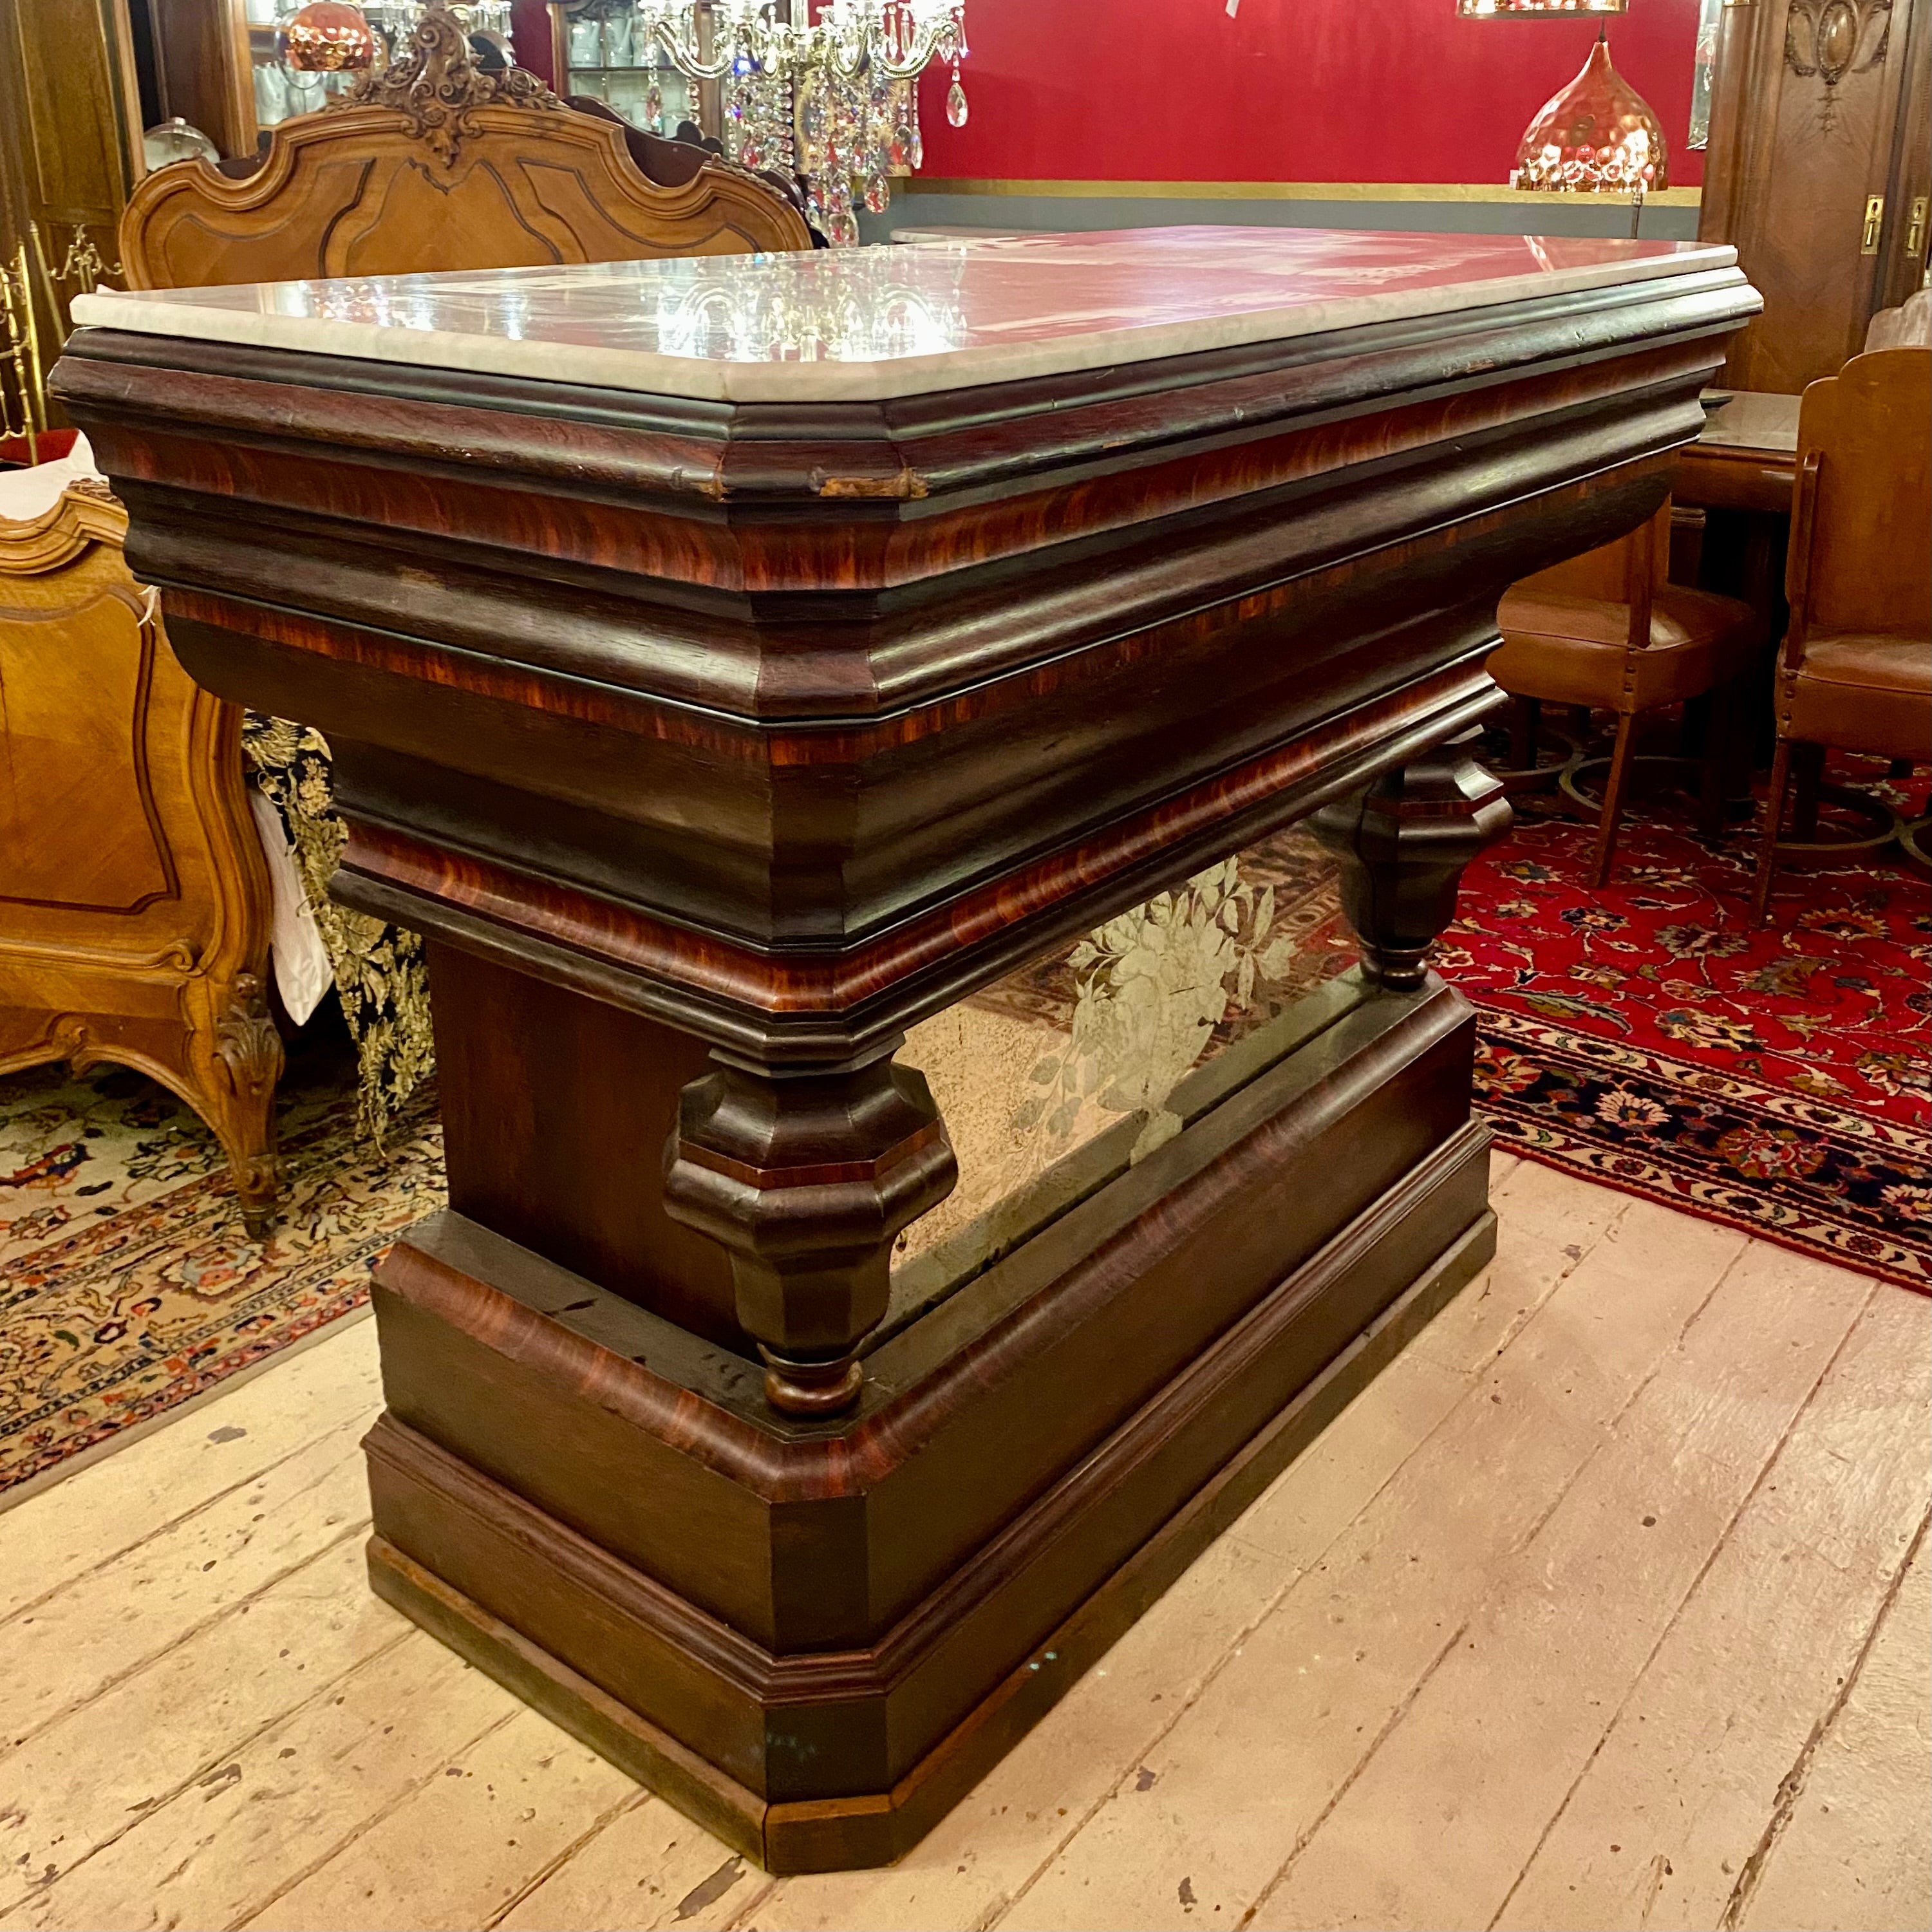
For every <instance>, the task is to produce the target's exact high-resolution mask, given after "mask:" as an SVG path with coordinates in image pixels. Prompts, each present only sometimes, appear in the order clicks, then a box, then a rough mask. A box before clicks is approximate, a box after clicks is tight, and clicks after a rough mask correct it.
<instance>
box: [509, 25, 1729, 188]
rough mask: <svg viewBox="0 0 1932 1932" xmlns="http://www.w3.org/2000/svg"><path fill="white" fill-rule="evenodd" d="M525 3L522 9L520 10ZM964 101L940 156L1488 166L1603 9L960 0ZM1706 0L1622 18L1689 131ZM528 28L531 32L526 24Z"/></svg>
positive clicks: (529, 56)
mask: <svg viewBox="0 0 1932 1932" xmlns="http://www.w3.org/2000/svg"><path fill="white" fill-rule="evenodd" d="M544 21H545V15H544V8H543V6H542V5H541V0H517V46H518V49H519V52H520V56H521V58H523V62H524V63H525V65H529V66H539V65H541V67H547V65H548V64H549V62H548V42H547V37H544V36H545V34H546V33H547V29H546V28H545V26H544ZM526 23H527V25H526ZM966 26H967V31H968V37H969V39H970V40H971V44H972V52H971V56H970V57H969V58H968V60H967V62H966V63H965V68H964V70H963V78H964V80H965V86H966V93H967V97H968V101H970V102H971V108H972V113H971V118H970V119H969V121H968V123H967V124H966V126H965V127H962V128H957V129H956V128H953V127H948V126H947V124H946V117H945V114H944V110H943V106H942V104H943V101H944V95H945V89H946V77H945V76H944V74H941V73H940V72H938V71H932V72H929V74H927V76H926V84H925V91H924V93H923V95H922V118H923V124H924V127H925V132H926V167H925V170H924V172H926V174H927V175H936V176H942V177H954V178H958V177H963V178H968V179H994V180H1022V181H1487V182H1496V183H1499V184H1500V183H1502V182H1504V181H1507V180H1508V178H1509V170H1510V165H1511V162H1512V161H1513V160H1514V159H1515V156H1516V144H1517V141H1518V139H1520V137H1521V136H1522V133H1523V129H1524V128H1525V127H1526V126H1527V125H1528V124H1529V120H1530V117H1531V116H1532V115H1533V114H1535V112H1536V110H1538V108H1539V107H1541V106H1542V105H1543V104H1544V101H1547V100H1548V99H1549V98H1550V96H1551V95H1553V94H1554V93H1556V92H1557V90H1558V89H1559V88H1561V87H1562V86H1565V83H1568V81H1569V80H1570V79H1571V77H1572V76H1573V75H1574V74H1575V73H1576V72H1577V69H1578V68H1580V67H1581V66H1582V65H1583V61H1584V57H1585V56H1586V55H1587V54H1588V52H1589V48H1590V43H1591V42H1592V40H1594V39H1595V37H1596V34H1597V28H1596V23H1595V22H1593V21H1589V20H1459V19H1458V18H1457V15H1456V11H1455V0H1241V8H1240V11H1239V13H1238V15H1237V16H1236V17H1235V18H1234V19H1233V20H1230V19H1229V17H1228V14H1227V12H1226V5H1225V0H967V7H966ZM1696 39H1697V0H1631V10H1630V11H1629V12H1628V13H1626V14H1623V15H1621V16H1617V17H1613V18H1612V19H1611V20H1610V49H1611V52H1612V53H1613V55H1615V57H1616V64H1617V66H1618V68H1619V71H1621V72H1622V74H1623V75H1624V77H1625V79H1626V80H1628V81H1629V82H1630V83H1631V85H1632V86H1634V87H1635V88H1636V89H1637V91H1638V92H1640V94H1642V95H1643V97H1644V98H1645V99H1646V100H1647V101H1649V103H1650V104H1651V107H1652V110H1654V111H1655V113H1656V115H1657V116H1658V119H1659V120H1660V121H1662V122H1663V124H1664V133H1665V136H1666V137H1667V139H1669V141H1670V162H1671V173H1670V178H1671V183H1672V185H1673V187H1696V186H1697V184H1699V183H1700V182H1701V181H1702V180H1703V156H1702V155H1701V154H1692V153H1691V152H1689V151H1688V150H1687V149H1686V148H1685V145H1684V139H1685V129H1686V127H1687V125H1688V121H1689V118H1690V112H1691V52H1692V48H1693V46H1694V43H1695V41H1696ZM533 42H534V43H536V44H533Z"/></svg>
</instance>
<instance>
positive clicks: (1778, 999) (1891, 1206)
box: [1436, 761, 1932, 1292]
mask: <svg viewBox="0 0 1932 1932" xmlns="http://www.w3.org/2000/svg"><path fill="white" fill-rule="evenodd" d="M1833 775H1834V776H1838V777H1845V778H1852V779H1853V780H1855V781H1856V782H1858V784H1861V785H1863V786H1865V787H1867V788H1868V789H1875V790H1886V791H1888V792H1889V793H1890V794H1891V796H1892V797H1893V799H1894V802H1896V803H1897V804H1899V805H1901V806H1903V807H1906V808H1909V809H1910V810H1911V811H1923V810H1924V803H1923V800H1924V794H1925V790H1926V784H1925V781H1924V779H1923V778H1922V777H1921V778H1918V779H1915V780H1912V781H1906V783H1905V784H1902V785H1896V786H1888V784H1886V783H1885V781H1884V779H1883V778H1882V767H1876V768H1875V767H1873V766H1872V765H1871V764H1870V762H1869V761H1865V762H1864V764H1863V768H1862V769H1857V770H1849V769H1847V770H1845V771H1843V772H1839V771H1835V772H1834V773H1833ZM1875 777H1876V782H1874V778H1875ZM1593 838H1594V828H1592V827H1591V826H1586V825H1583V824H1580V823H1576V822H1574V820H1568V819H1565V818H1562V817H1556V816H1555V815H1553V814H1540V813H1539V811H1538V806H1537V805H1536V804H1535V802H1528V804H1527V806H1526V810H1524V811H1523V812H1521V813H1520V814H1519V817H1518V820H1517V828H1516V830H1515V831H1514V832H1513V833H1512V835H1511V837H1510V838H1508V839H1507V840H1505V841H1504V842H1503V844H1501V845H1500V846H1498V847H1495V848H1494V849H1493V850H1491V851H1490V853H1487V854H1486V855H1485V856H1484V858H1483V859H1481V861H1479V862H1478V864H1477V865H1475V866H1473V867H1472V868H1471V869H1470V871H1469V874H1468V875H1467V877H1466V880H1465V882H1464V885H1463V900H1462V909H1463V918H1462V919H1461V920H1460V922H1459V923H1458V924H1457V926H1456V927H1455V928H1454V929H1452V931H1451V933H1450V934H1449V935H1448V938H1447V941H1446V943H1445V945H1444V947H1442V950H1441V951H1440V953H1439V956H1438V957H1437V959H1436V965H1437V966H1438V968H1439V970H1440V971H1442V973H1443V974H1444V975H1445V977H1447V978H1448V979H1450V980H1453V981H1454V983H1456V984H1457V986H1460V988H1461V989H1463V992H1465V993H1466V994H1467V995H1469V998H1471V999H1472V1000H1473V1001H1475V1003H1476V1004H1477V1005H1478V1007H1481V1009H1482V1014H1483V1017H1482V1027H1481V1041H1482V1044H1481V1058H1480V1061H1479V1064H1478V1070H1477V1086H1478V1100H1479V1102H1480V1103H1481V1106H1483V1107H1484V1109H1485V1110H1486V1111H1487V1113H1488V1114H1489V1115H1490V1118H1491V1120H1492V1121H1493V1124H1494V1126H1495V1127H1496V1133H1497V1136H1498V1138H1499V1142H1500V1143H1501V1144H1502V1145H1504V1146H1505V1147H1507V1148H1511V1150H1513V1151H1515V1152H1517V1153H1518V1154H1526V1155H1528V1156H1529V1157H1531V1158H1532V1159H1535V1160H1541V1161H1546V1162H1548V1163H1550V1164H1551V1165H1553V1166H1558V1167H1562V1168H1565V1169H1568V1170H1569V1171H1570V1172H1572V1173H1574V1174H1577V1175H1580V1176H1582V1177H1583V1178H1585V1179H1586V1180H1590V1181H1603V1182H1606V1183H1607V1184H1610V1186H1612V1187H1619V1188H1622V1189H1625V1190H1628V1192H1630V1193H1634V1194H1640V1195H1643V1196H1646V1197H1648V1198H1649V1199H1652V1200H1655V1201H1659V1202H1663V1203H1664V1205H1667V1206H1669V1207H1672V1208H1682V1209H1684V1210H1686V1211H1688V1212H1690V1213H1691V1214H1700V1215H1703V1216H1704V1217H1706V1218H1707V1219H1709V1220H1715V1221H1721V1222H1724V1223H1728V1224H1729V1225H1730V1226H1734V1227H1737V1228H1740V1229H1744V1230H1745V1231H1746V1232H1749V1233H1751V1234H1753V1235H1762V1236H1763V1237H1764V1238H1766V1239H1767V1240H1769V1241H1778V1242H1781V1243H1783V1244H1784V1245H1786V1246H1787V1247H1793V1248H1796V1249H1798V1250H1801V1251H1802V1252H1804V1253H1809V1254H1814V1255H1816V1256H1819V1257H1820V1259H1823V1260H1826V1261H1832V1262H1838V1263H1841V1264H1842V1265H1845V1266H1846V1267H1849V1268H1857V1269H1859V1270H1861V1271H1864V1272H1865V1273H1867V1274H1875V1275H1879V1276H1882V1277H1884V1278H1885V1279H1886V1280H1890V1281H1895V1282H1900V1283H1903V1284H1904V1285H1906V1286H1908V1287H1911V1288H1915V1289H1919V1290H1920V1291H1921V1292H1932V1133H1928V1125H1932V1121H1928V1110H1927V1011H1928V1008H1932V992H1929V991H1928V982H1932V970H1928V968H1932V944H1928V941H1932V883H1928V880H1927V874H1926V873H1925V871H1924V869H1923V868H1920V867H1917V866H1915V865H1912V862H1910V861H1909V859H1906V858H1904V857H1903V856H1902V855H1900V854H1898V853H1896V852H1895V851H1894V853H1892V854H1891V855H1889V856H1879V855H1876V854H1873V853H1859V854H1855V855H1849V856H1848V857H1847V859H1844V860H1841V861H1837V862H1830V863H1820V862H1815V861H1814V862H1813V863H1812V864H1811V866H1810V868H1808V869H1804V870H1801V869H1800V868H1799V867H1798V866H1797V865H1787V866H1785V867H1784V868H1781V870H1780V872H1779V874H1778V884H1777V890H1776V894H1775V898H1773V901H1772V920H1771V923H1770V924H1769V926H1767V927H1766V928H1765V929H1763V930H1762V931H1760V932H1753V931H1752V930H1751V928H1750V926H1749V923H1748V910H1749V905H1750V895H1751V881H1752V874H1753V870H1754V865H1755V863H1756V859H1757V839H1756V837H1755V835H1754V832H1753V831H1751V830H1750V829H1745V830H1741V831H1733V832H1730V833H1728V834H1727V835H1725V836H1724V838H1721V839H1716V840H1707V839H1705V838H1701V837H1700V835H1698V834H1697V832H1696V831H1695V830H1694V828H1693V826H1692V825H1691V820H1690V817H1689V815H1688V809H1685V808H1678V807H1676V806H1674V805H1673V804H1672V803H1670V802H1669V801H1667V800H1663V799H1660V800H1658V801H1657V802H1654V803H1652V804H1650V805H1645V806H1640V807H1639V808H1637V810H1636V811H1634V812H1632V813H1631V814H1629V815H1628V817H1627V818H1626V820H1625V831H1624V833H1623V835H1622V839H1621V841H1620V843H1619V849H1618V855H1617V863H1616V870H1615V871H1614V873H1613V875H1612V878H1611V881H1610V884H1609V885H1608V886H1606V887H1605V888H1604V889H1603V890H1601V892H1592V890H1591V889H1590V888H1589V885H1588V883H1587V880H1588V878H1589V858H1590V853H1591V847H1592V840H1593Z"/></svg>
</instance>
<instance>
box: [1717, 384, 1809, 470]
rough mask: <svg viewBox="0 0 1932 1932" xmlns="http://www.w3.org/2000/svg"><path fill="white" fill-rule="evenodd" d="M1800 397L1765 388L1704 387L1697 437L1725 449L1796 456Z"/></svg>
mask: <svg viewBox="0 0 1932 1932" xmlns="http://www.w3.org/2000/svg"><path fill="white" fill-rule="evenodd" d="M1720 398H1721V400H1720ZM1800 401H1802V398H1799V397H1797V396H1781V395H1774V394H1772V392H1770V391H1769V390H1765V389H1731V390H1728V391H1724V390H1712V391H1708V392H1706V395H1705V398H1704V406H1705V408H1706V411H1707V414H1706V416H1705V418H1704V433H1703V435H1702V436H1700V437H1699V438H1698V439H1697V440H1698V441H1699V442H1700V443H1715V444H1716V445H1718V446H1719V447H1720V448H1721V449H1766V450H1772V451H1775V452H1778V454H1780V455H1785V456H1796V455H1797V453H1798V405H1799V402H1800Z"/></svg>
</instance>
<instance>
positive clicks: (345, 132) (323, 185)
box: [121, 0, 811, 289]
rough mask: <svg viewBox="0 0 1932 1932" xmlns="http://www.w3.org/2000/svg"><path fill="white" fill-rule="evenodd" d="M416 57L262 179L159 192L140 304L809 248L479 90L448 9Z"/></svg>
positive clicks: (276, 146)
mask: <svg viewBox="0 0 1932 1932" xmlns="http://www.w3.org/2000/svg"><path fill="white" fill-rule="evenodd" d="M413 39H414V46H413V51H412V52H411V53H410V56H409V57H408V58H407V59H401V58H399V59H398V60H397V61H396V62H394V63H393V64H392V65H390V66H389V67H387V68H383V69H382V70H380V71H374V72H371V73H369V74H365V75H364V76H363V77H362V79H361V80H359V81H358V83H356V86H355V87H354V88H353V89H352V90H351V91H350V92H349V93H348V94H347V95H345V96H344V98H343V100H342V101H341V103H340V104H338V106H336V107H332V108H329V109H326V110H324V111H323V113H320V114H309V115H303V116H302V117H301V118H299V119H297V120H294V121H285V122H284V123H283V124H282V125H281V127H278V128H277V129H276V130H275V132H274V133H273V134H272V136H271V137H270V141H269V150H268V153H267V156H266V159H265V160H264V161H263V164H262V165H261V166H260V167H259V168H257V169H254V171H253V172H250V173H248V174H246V175H242V176H240V177H239V178H237V176H236V174H235V173H234V172H233V169H234V164H233V163H228V164H226V165H227V169H228V172H223V169H218V168H216V167H213V166H209V165H208V163H205V162H199V161H196V162H184V163H176V164H175V165H174V166H172V167H166V168H163V169H160V170H159V171H158V172H156V173H154V174H152V175H149V176H148V178H147V179H146V180H145V181H143V182H142V184H141V185H140V186H139V187H138V188H137V189H136V190H135V192H134V193H133V196H132V198H131V199H130V200H129V202H128V203H127V209H126V211H125V212H124V214H123V215H122V217H121V264H122V266H123V269H124V271H125V273H126V276H127V286H128V287H130V288H135V289H153V288H187V287H206V286H208V285H210V284H217V283H229V282H278V281H301V280H307V279H310V278H323V277H329V276H336V275H408V274H416V273H422V272H429V271H431V270H434V269H491V268H520V267H526V266H547V265H550V264H562V263H577V262H623V261H636V260H643V259H646V258H648V257H658V256H667V255H727V254H747V253H749V252H751V251H754V250H769V249H789V248H809V247H810V246H811V233H810V231H809V230H808V229H807V228H806V226H805V221H804V219H803V217H802V216H801V215H800V214H799V212H798V211H797V210H796V208H793V207H792V206H790V205H788V204H787V202H785V201H784V199H782V198H781V196H779V195H778V194H777V193H775V192H774V191H773V190H772V189H771V188H770V187H768V186H767V185H766V184H765V183H763V182H762V181H759V180H757V178H755V177H754V176H753V175H750V174H748V173H746V172H744V171H743V170H742V169H737V168H733V167H729V166H725V165H724V164H723V163H712V164H708V165H706V166H703V167H701V168H700V169H698V170H697V172H696V173H695V174H694V175H692V176H691V178H690V179H689V180H688V181H685V182H683V183H682V184H680V185H678V186H675V187H670V186H666V185H664V184H661V183H659V182H657V181H652V180H651V179H650V178H649V177H647V176H646V175H645V174H644V173H643V172H642V171H641V170H640V169H639V168H638V166H637V164H636V163H635V162H634V160H632V159H631V154H630V153H629V151H628V148H627V147H626V145H625V138H624V130H623V129H622V127H618V126H616V125H614V124H611V123H610V122H607V121H600V120H598V119H595V118H592V116H590V115H586V114H579V113H574V112H573V111H572V110H571V109H569V108H568V107H565V105H564V104H563V103H562V101H559V100H558V99H557V98H556V96H555V95H553V94H552V93H551V92H550V90H549V89H547V88H546V87H545V86H544V85H543V83H541V81H540V80H538V79H537V77H535V75H534V74H526V73H524V72H523V71H522V70H521V69H520V68H510V69H508V70H507V71H505V72H502V73H497V74H486V73H484V72H482V71H481V70H479V69H478V67H477V66H476V65H475V62H474V60H473V59H472V57H471V55H470V51H469V43H468V42H467V41H466V39H465V38H464V37H463V31H462V29H461V28H460V26H458V24H457V23H456V21H455V19H454V18H453V17H452V15H451V14H450V13H449V10H448V7H447V6H446V5H445V4H444V0H431V4H430V5H428V7H426V8H425V11H424V13H423V16H422V19H421V20H419V23H417V25H416V28H415V30H414V35H413Z"/></svg>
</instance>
